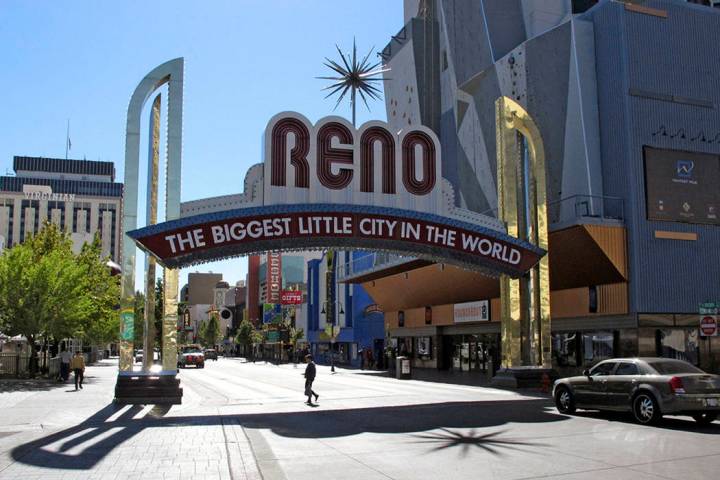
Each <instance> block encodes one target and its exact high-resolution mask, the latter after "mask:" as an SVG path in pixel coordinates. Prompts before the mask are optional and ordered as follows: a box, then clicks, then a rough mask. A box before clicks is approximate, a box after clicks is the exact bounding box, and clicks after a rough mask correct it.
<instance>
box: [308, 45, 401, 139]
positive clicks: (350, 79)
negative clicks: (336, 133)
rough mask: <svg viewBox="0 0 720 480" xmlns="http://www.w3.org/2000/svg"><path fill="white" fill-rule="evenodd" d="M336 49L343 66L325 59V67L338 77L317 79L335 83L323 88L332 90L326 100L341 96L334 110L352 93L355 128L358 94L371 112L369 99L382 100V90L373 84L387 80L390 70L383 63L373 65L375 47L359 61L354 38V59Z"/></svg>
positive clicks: (338, 48) (351, 103) (351, 104)
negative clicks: (386, 74)
mask: <svg viewBox="0 0 720 480" xmlns="http://www.w3.org/2000/svg"><path fill="white" fill-rule="evenodd" d="M335 48H336V49H337V51H338V53H339V54H340V59H341V61H342V65H341V64H340V63H338V62H336V61H334V60H330V59H329V58H327V57H325V66H326V67H328V68H330V69H331V70H332V71H333V72H335V73H336V74H337V75H338V76H334V77H316V78H318V79H320V80H332V81H334V82H335V83H333V84H332V85H330V86H329V87H325V88H323V90H331V92H330V93H328V94H327V95H326V96H325V98H328V97H331V96H333V95H335V94H339V95H340V96H339V97H338V99H337V102H336V103H335V108H333V110H335V109H337V107H338V105H340V102H341V101H342V99H343V98H345V95H346V94H347V93H348V92H350V106H351V108H352V123H353V126H354V125H355V106H356V104H357V102H356V100H357V94H358V93H359V94H360V98H361V99H362V101H363V103H365V106H366V107H367V109H368V110H370V106H369V105H368V103H367V99H368V98H370V99H373V100H380V97H381V95H382V92H381V91H380V89H379V88H377V87H376V86H375V85H374V84H373V82H382V81H383V80H387V79H383V78H382V74H383V73H385V72H389V71H390V69H389V68H387V67H386V66H384V65H383V64H382V62H377V63H372V62H371V61H370V54H371V53H372V51H373V48H374V47H373V48H371V49H370V51H369V52H368V54H367V55H365V57H364V58H363V59H362V60H361V61H358V56H357V47H356V46H355V39H354V38H353V51H352V57H350V55H349V54H348V55H347V56H346V55H345V54H343V52H342V51H341V50H340V47H338V46H337V45H335Z"/></svg>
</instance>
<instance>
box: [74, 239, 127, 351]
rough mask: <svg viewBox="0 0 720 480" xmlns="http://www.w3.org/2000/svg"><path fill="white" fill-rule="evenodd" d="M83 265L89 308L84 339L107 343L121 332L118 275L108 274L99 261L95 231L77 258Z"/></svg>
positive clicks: (104, 266)
mask: <svg viewBox="0 0 720 480" xmlns="http://www.w3.org/2000/svg"><path fill="white" fill-rule="evenodd" d="M77 261H78V263H79V264H80V265H81V266H83V267H84V270H85V275H86V280H87V285H86V288H87V291H86V295H87V299H88V301H89V302H90V308H89V310H88V312H87V315H85V316H84V318H83V322H82V325H81V327H82V331H83V335H82V336H83V338H84V339H85V340H86V341H88V342H90V343H97V344H107V343H110V342H112V341H114V340H116V339H117V336H118V333H119V331H120V317H119V315H118V312H117V309H118V299H119V298H120V277H119V276H111V275H110V272H109V269H108V267H107V265H105V263H104V262H103V261H102V243H101V241H100V237H99V236H98V235H97V234H96V235H95V238H94V240H93V242H92V243H89V244H88V243H86V244H85V245H83V247H82V249H81V251H80V254H79V255H78V257H77Z"/></svg>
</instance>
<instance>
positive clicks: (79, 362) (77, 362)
mask: <svg viewBox="0 0 720 480" xmlns="http://www.w3.org/2000/svg"><path fill="white" fill-rule="evenodd" d="M70 368H71V369H72V371H73V372H74V373H75V390H77V389H78V386H79V387H80V388H81V389H82V384H83V379H84V377H85V358H84V357H83V355H82V352H79V351H78V352H75V356H74V357H73V358H72V361H71V362H70Z"/></svg>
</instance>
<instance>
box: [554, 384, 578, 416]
mask: <svg viewBox="0 0 720 480" xmlns="http://www.w3.org/2000/svg"><path fill="white" fill-rule="evenodd" d="M555 406H556V407H557V409H558V411H559V412H560V413H569V414H572V413H575V399H574V398H573V394H572V392H571V391H570V389H569V388H567V387H558V388H557V390H556V391H555Z"/></svg>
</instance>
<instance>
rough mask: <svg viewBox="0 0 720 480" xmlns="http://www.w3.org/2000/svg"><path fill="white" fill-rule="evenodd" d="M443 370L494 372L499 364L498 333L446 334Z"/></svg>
mask: <svg viewBox="0 0 720 480" xmlns="http://www.w3.org/2000/svg"><path fill="white" fill-rule="evenodd" d="M443 344H444V345H445V347H446V348H445V352H446V355H445V359H444V362H443V366H444V369H445V370H451V371H453V372H473V373H482V374H488V373H490V374H494V373H495V371H497V369H498V367H499V365H500V335H499V334H495V333H487V334H476V335H446V336H444V337H443Z"/></svg>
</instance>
